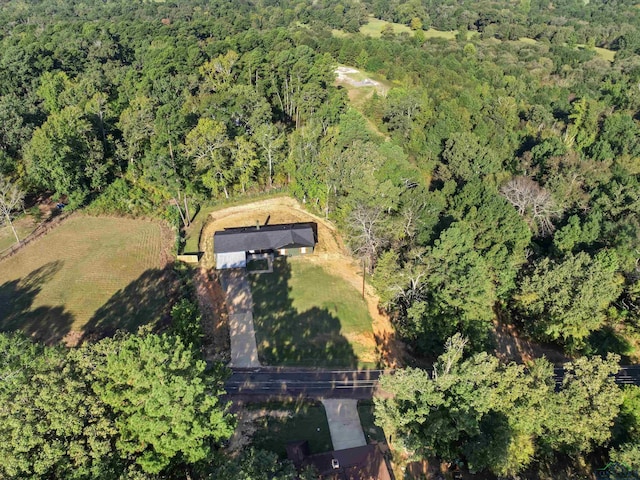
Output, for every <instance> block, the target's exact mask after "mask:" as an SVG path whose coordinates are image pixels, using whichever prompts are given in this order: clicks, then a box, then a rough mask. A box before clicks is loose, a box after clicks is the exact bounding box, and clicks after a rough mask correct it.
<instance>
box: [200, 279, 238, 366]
mask: <svg viewBox="0 0 640 480" xmlns="http://www.w3.org/2000/svg"><path fill="white" fill-rule="evenodd" d="M193 281H194V285H195V288H196V294H197V297H198V304H199V306H200V312H201V314H202V329H203V331H204V338H203V347H204V355H205V359H206V360H209V361H222V362H228V361H229V359H230V357H231V353H230V345H229V319H228V317H227V308H226V304H225V296H224V292H223V291H222V287H221V286H220V282H218V280H217V278H215V273H212V272H210V271H209V270H207V269H206V268H202V267H201V268H198V269H197V271H196V273H195V275H194V277H193Z"/></svg>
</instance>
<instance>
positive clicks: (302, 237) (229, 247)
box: [213, 223, 317, 270]
mask: <svg viewBox="0 0 640 480" xmlns="http://www.w3.org/2000/svg"><path fill="white" fill-rule="evenodd" d="M316 232H317V225H316V224H315V223H287V224H279V225H263V226H260V225H257V226H255V227H239V228H226V229H224V230H221V231H219V232H215V233H214V234H213V253H214V254H215V258H216V268H217V269H219V270H220V269H225V268H245V267H246V266H247V254H264V253H267V254H273V255H281V256H295V255H304V254H308V253H313V249H314V247H315V245H316V243H317V234H316Z"/></svg>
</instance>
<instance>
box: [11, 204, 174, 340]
mask: <svg viewBox="0 0 640 480" xmlns="http://www.w3.org/2000/svg"><path fill="white" fill-rule="evenodd" d="M163 228H165V227H162V226H161V225H160V224H159V223H158V222H149V221H144V220H132V219H125V218H105V217H88V216H82V215H77V216H75V217H73V218H70V219H68V220H66V221H65V222H64V223H62V224H61V225H60V226H58V227H56V228H55V229H54V230H52V231H51V232H50V233H49V234H47V235H45V236H44V237H42V238H40V239H38V240H36V241H35V242H33V243H31V244H29V245H27V246H26V247H24V248H23V249H22V250H20V251H19V252H18V253H16V254H15V255H14V256H12V257H10V258H9V259H7V260H4V261H3V262H2V264H1V267H0V319H2V320H0V330H3V331H7V330H22V331H23V332H25V333H26V334H28V335H33V336H34V337H35V338H37V339H39V340H41V341H45V342H47V343H56V342H59V341H60V340H62V339H63V338H64V337H65V336H66V335H67V334H69V333H71V332H76V333H77V334H79V335H81V336H82V335H85V336H88V337H91V336H94V335H95V336H98V337H99V336H100V335H104V334H107V333H112V332H114V331H115V330H116V329H120V328H122V329H126V330H129V331H135V330H136V329H137V328H138V326H140V325H144V324H151V325H153V324H154V323H155V322H158V321H159V320H160V318H161V315H162V313H163V311H165V309H166V306H167V295H168V294H169V292H171V289H172V278H173V277H172V274H171V272H170V271H169V270H167V269H166V268H165V262H166V260H165V259H166V255H167V250H168V249H169V248H170V245H167V240H166V234H163ZM71 341H72V342H73V340H71ZM76 341H77V340H76Z"/></svg>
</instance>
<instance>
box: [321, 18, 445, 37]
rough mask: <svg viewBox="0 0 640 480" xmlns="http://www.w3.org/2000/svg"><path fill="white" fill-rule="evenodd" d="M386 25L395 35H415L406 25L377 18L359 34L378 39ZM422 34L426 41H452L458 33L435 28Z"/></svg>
mask: <svg viewBox="0 0 640 480" xmlns="http://www.w3.org/2000/svg"><path fill="white" fill-rule="evenodd" d="M387 23H389V24H391V26H392V27H393V32H394V33H395V34H396V35H399V34H402V33H406V34H409V35H410V36H413V35H415V33H416V32H415V31H413V30H411V29H410V28H409V27H408V26H407V25H403V24H401V23H394V22H386V21H385V20H380V19H378V18H373V17H372V18H371V19H370V20H369V22H368V23H366V24H365V25H362V26H361V27H360V33H362V34H363V35H367V36H369V37H373V38H380V37H381V36H382V33H381V32H382V29H383V28H384V26H385V25H386V24H387ZM333 32H334V33H333V34H334V35H335V36H337V37H338V36H347V35H348V33H347V32H342V31H341V30H339V32H341V34H340V35H336V33H335V31H333ZM423 33H424V37H425V38H426V39H430V38H444V39H446V40H454V39H455V38H456V35H457V34H458V31H457V30H451V31H447V32H445V31H442V30H436V29H435V28H430V29H428V30H423Z"/></svg>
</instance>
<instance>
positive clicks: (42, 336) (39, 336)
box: [0, 260, 73, 345]
mask: <svg viewBox="0 0 640 480" xmlns="http://www.w3.org/2000/svg"><path fill="white" fill-rule="evenodd" d="M62 265H63V262H62V261H60V260H58V261H56V262H50V263H47V264H46V265H43V266H42V267H40V268H38V269H37V270H34V271H33V272H31V273H29V274H28V275H27V276H25V277H23V278H21V279H20V280H12V281H9V282H5V283H3V284H2V285H0V331H3V332H7V331H16V330H20V331H22V332H24V334H25V335H28V336H30V337H33V339H34V340H37V341H40V342H43V343H45V344H47V345H53V344H56V343H59V342H60V341H61V340H62V339H63V338H64V336H65V335H66V334H67V333H69V331H70V330H71V325H72V324H73V315H71V314H70V313H69V312H66V311H65V309H64V307H61V306H41V307H37V308H35V309H33V310H32V306H33V302H34V300H35V298H36V296H37V295H38V293H40V290H41V289H42V286H43V285H45V284H46V283H47V282H48V281H50V280H51V279H52V278H53V277H54V276H55V275H56V273H58V271H60V269H61V268H62Z"/></svg>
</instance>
